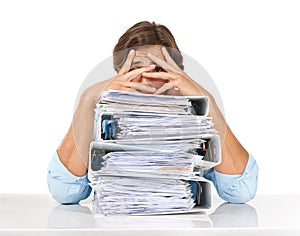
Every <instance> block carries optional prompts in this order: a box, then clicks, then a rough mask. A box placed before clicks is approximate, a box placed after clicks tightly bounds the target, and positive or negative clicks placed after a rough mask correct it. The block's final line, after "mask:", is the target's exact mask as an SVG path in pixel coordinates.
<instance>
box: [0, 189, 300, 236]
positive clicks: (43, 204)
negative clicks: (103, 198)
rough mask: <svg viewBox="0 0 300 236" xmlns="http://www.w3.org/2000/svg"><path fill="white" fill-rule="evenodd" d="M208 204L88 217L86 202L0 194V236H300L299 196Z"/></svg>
mask: <svg viewBox="0 0 300 236" xmlns="http://www.w3.org/2000/svg"><path fill="white" fill-rule="evenodd" d="M213 204H214V207H213V208H212V209H211V210H210V211H209V212H207V213H193V214H181V215H160V216H126V217H124V216H123V217H120V216H119V217H105V216H94V215H93V214H92V211H91V199H88V200H85V201H83V202H82V203H81V204H80V205H59V204H58V203H57V202H55V201H54V200H53V199H51V197H50V196H49V195H47V194H32V195H31V194H0V235H58V234H59V235H71V234H72V235H82V234H83V233H84V234H85V236H88V235H101V236H104V235H110V236H113V235H126V236H127V235H130V236H135V235H139V236H140V235H141V234H143V236H147V235H153V234H155V236H158V235H164V236H166V235H172V236H174V235H179V234H180V235H201V236H202V235H224V233H226V235H227V234H228V235H231V236H235V235H253V234H254V233H255V235H275V236H276V235H300V217H299V215H300V214H299V212H300V195H258V196H256V198H255V199H254V200H252V201H251V202H249V203H248V204H229V203H225V202H223V201H222V200H221V199H219V198H217V197H215V198H214V202H213ZM198 231H199V232H198Z"/></svg>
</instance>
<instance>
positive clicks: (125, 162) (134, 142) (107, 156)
mask: <svg viewBox="0 0 300 236" xmlns="http://www.w3.org/2000/svg"><path fill="white" fill-rule="evenodd" d="M194 99H196V101H197V104H198V105H199V104H201V105H202V106H203V107H200V108H199V106H198V108H197V110H198V111H199V110H201V111H202V114H201V115H198V114H195V109H194V104H192V102H195V100H194V101H191V98H187V97H183V96H165V95H151V94H137V93H128V92H121V91H108V92H105V93H103V94H102V97H101V100H100V101H99V103H98V104H97V106H96V109H95V112H96V116H95V117H96V122H95V135H94V141H93V142H92V143H91V148H90V162H89V163H90V165H89V180H90V184H91V186H92V188H93V189H94V193H95V194H94V207H95V209H96V213H102V214H105V215H113V214H157V213H172V212H185V211H190V210H191V209H192V208H193V207H194V206H195V197H194V196H193V194H192V192H191V187H190V184H189V183H190V181H197V180H200V179H201V178H200V177H199V176H201V173H202V171H203V170H206V169H209V168H211V167H213V166H214V165H216V163H217V162H218V161H219V153H218V152H217V153H215V154H216V155H215V157H216V158H212V160H208V159H207V158H205V156H206V155H205V154H206V152H207V141H208V140H210V139H214V138H216V137H218V135H217V133H216V131H215V130H214V129H213V128H212V126H213V123H212V119H211V118H210V117H207V116H206V115H207V109H208V98H206V97H195V98H194ZM210 158H211V157H210Z"/></svg>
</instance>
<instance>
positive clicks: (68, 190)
mask: <svg viewBox="0 0 300 236" xmlns="http://www.w3.org/2000/svg"><path fill="white" fill-rule="evenodd" d="M48 188H49V192H50V194H51V196H52V198H53V199H54V200H56V201H57V202H59V203H61V204H78V203H79V202H80V201H81V200H84V199H86V198H87V197H88V196H89V195H90V193H91V187H90V186H89V185H79V184H74V183H63V182H61V181H59V180H57V179H55V178H52V177H51V176H48Z"/></svg>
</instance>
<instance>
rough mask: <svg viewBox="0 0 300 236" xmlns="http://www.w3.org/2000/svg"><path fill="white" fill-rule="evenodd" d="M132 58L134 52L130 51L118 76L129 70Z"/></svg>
mask: <svg viewBox="0 0 300 236" xmlns="http://www.w3.org/2000/svg"><path fill="white" fill-rule="evenodd" d="M134 56H135V51H134V50H133V49H131V50H130V51H129V53H128V55H127V58H126V61H125V63H124V64H123V66H122V68H121V69H120V71H119V73H118V74H124V73H126V72H128V71H129V70H130V68H131V64H132V61H133V58H134Z"/></svg>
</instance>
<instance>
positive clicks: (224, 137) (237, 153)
mask: <svg viewBox="0 0 300 236" xmlns="http://www.w3.org/2000/svg"><path fill="white" fill-rule="evenodd" d="M210 100H211V106H210V113H209V115H210V116H211V117H212V118H213V123H214V124H215V125H214V126H215V127H214V128H215V129H216V130H217V131H218V132H219V135H220V137H221V145H222V147H221V150H222V152H221V155H222V162H221V163H220V164H219V165H218V166H216V167H215V170H216V171H218V172H220V173H223V174H241V173H243V171H244V169H245V167H246V165H247V161H248V156H249V154H248V152H247V151H246V149H245V148H244V147H243V146H242V145H241V144H240V142H239V141H238V139H237V138H236V137H235V135H234V134H233V132H232V131H231V129H230V127H229V126H228V124H227V123H226V120H225V118H224V116H223V114H222V113H221V111H220V109H219V108H218V106H217V105H216V103H215V101H214V99H213V98H212V97H210Z"/></svg>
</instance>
